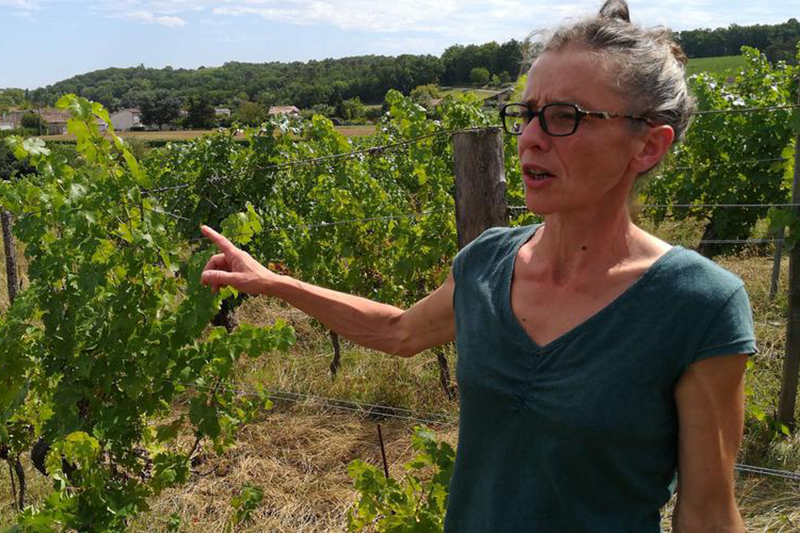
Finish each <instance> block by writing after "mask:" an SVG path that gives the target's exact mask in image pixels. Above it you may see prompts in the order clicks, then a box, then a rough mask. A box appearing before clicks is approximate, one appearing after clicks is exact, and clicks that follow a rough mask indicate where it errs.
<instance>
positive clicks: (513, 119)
mask: <svg viewBox="0 0 800 533" xmlns="http://www.w3.org/2000/svg"><path fill="white" fill-rule="evenodd" d="M537 116H538V117H539V125H540V126H542V129H543V130H544V131H545V133H547V134H548V135H550V136H552V137H566V136H568V135H572V134H573V133H575V132H576V131H577V130H578V124H580V123H581V120H582V119H583V117H595V118H602V119H612V118H627V119H631V120H642V121H644V122H647V123H648V124H649V125H651V126H653V125H654V123H653V121H652V120H651V119H649V118H647V117H643V116H640V115H619V114H616V113H608V112H606V111H586V110H585V109H581V107H580V106H579V105H577V104H569V103H566V102H554V103H552V104H547V105H543V106H542V107H540V108H539V109H538V110H534V109H533V108H531V106H530V104H506V105H504V106H503V108H502V109H500V118H501V119H502V120H503V127H504V128H505V130H506V132H508V133H509V134H511V135H522V132H523V131H524V130H525V127H526V126H527V125H528V124H529V123H530V121H531V120H533V119H534V118H536V117H537Z"/></svg>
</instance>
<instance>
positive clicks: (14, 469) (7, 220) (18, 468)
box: [0, 209, 26, 511]
mask: <svg viewBox="0 0 800 533" xmlns="http://www.w3.org/2000/svg"><path fill="white" fill-rule="evenodd" d="M0 221H1V222H2V227H3V250H4V251H5V254H6V281H7V284H8V304H9V306H10V305H11V304H13V303H14V300H15V299H16V298H17V294H18V293H19V290H20V288H21V285H20V282H19V268H18V267H17V246H16V243H15V242H14V234H13V233H12V232H11V228H12V226H13V224H14V218H13V216H12V215H11V213H9V212H8V211H6V210H5V209H3V210H2V212H0ZM6 460H9V461H10V462H9V463H8V468H9V473H10V475H11V486H12V487H13V486H14V474H16V475H17V479H19V499H18V500H17V498H14V499H15V503H17V502H18V504H17V509H18V510H19V511H22V510H23V509H24V508H25V486H26V483H25V470H23V468H22V463H21V462H20V460H19V457H17V458H16V459H11V458H8V457H6ZM11 461H13V463H14V464H13V466H12V464H11ZM15 496H16V495H15Z"/></svg>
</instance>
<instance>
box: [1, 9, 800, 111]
mask: <svg viewBox="0 0 800 533" xmlns="http://www.w3.org/2000/svg"><path fill="white" fill-rule="evenodd" d="M676 36H677V37H678V38H679V39H680V42H681V43H682V45H683V47H684V49H685V51H686V53H687V55H688V56H689V57H690V58H702V57H714V56H730V55H739V54H740V51H741V48H742V46H750V47H754V48H757V49H759V50H761V51H763V52H764V53H765V54H766V55H767V58H768V59H769V60H770V61H772V62H773V63H774V62H776V61H779V60H786V61H789V62H792V61H793V60H794V57H795V51H796V48H797V44H798V42H799V41H800V22H798V20H797V19H795V18H792V19H790V20H788V21H787V22H785V23H781V24H774V25H762V24H757V25H752V26H739V25H736V24H733V25H731V26H729V27H727V28H717V29H697V30H688V31H682V32H678V33H677V34H676ZM527 46H528V44H527V42H526V41H517V40H515V39H512V40H510V41H508V42H505V43H502V44H498V43H497V42H490V43H485V44H482V45H466V46H465V45H459V44H457V45H453V46H450V47H449V48H447V49H446V50H445V51H444V52H443V53H442V55H441V56H440V57H436V56H434V55H410V54H404V55H400V56H397V57H386V56H374V55H367V56H357V57H347V58H342V59H325V60H322V61H308V62H306V63H302V62H292V63H280V62H271V63H241V62H229V63H225V64H224V65H222V66H221V67H200V68H197V69H182V68H179V69H176V68H172V67H169V66H168V67H165V68H161V69H156V68H146V67H145V66H144V65H139V66H138V67H131V68H107V69H103V70H97V71H94V72H89V73H86V74H81V75H78V76H74V77H72V78H69V79H66V80H63V81H60V82H58V83H55V84H53V85H49V86H47V87H43V88H39V89H36V90H33V91H30V92H28V91H23V90H20V89H5V90H0V108H1V107H3V106H6V107H9V106H11V105H20V100H21V99H22V100H24V101H25V102H29V103H35V104H38V105H52V104H53V103H54V102H55V101H56V100H57V99H58V98H59V97H60V96H61V95H63V94H68V93H74V94H77V95H80V96H83V97H86V98H88V99H90V100H94V101H96V102H100V103H101V104H103V105H104V106H105V107H106V108H108V109H110V110H111V111H114V110H116V109H120V108H126V107H143V106H144V107H147V106H148V103H151V102H153V101H154V100H155V99H159V98H163V97H166V96H169V97H170V98H173V99H177V100H178V101H180V102H181V105H182V106H184V107H190V108H192V109H194V110H195V113H194V114H193V119H192V120H193V121H194V122H196V123H197V124H198V125H199V124H203V123H204V122H208V120H207V119H204V118H202V117H203V116H205V115H208V114H209V108H210V107H211V106H226V107H229V108H231V109H235V110H241V109H244V110H245V111H247V113H245V114H247V115H252V114H253V110H255V111H257V113H256V114H257V115H259V116H262V115H264V114H265V112H266V110H267V109H269V107H271V106H275V105H294V106H297V107H299V108H301V109H311V108H315V107H316V108H317V109H333V110H335V111H336V113H338V114H339V115H341V112H342V110H343V109H344V108H345V107H347V106H348V105H350V104H351V103H353V102H355V101H356V99H358V101H359V102H361V103H364V104H380V103H382V102H383V99H384V96H385V95H386V93H387V92H388V91H389V90H390V89H396V90H398V91H400V92H402V93H404V94H409V93H410V92H411V91H412V90H413V89H414V88H415V87H418V86H421V85H429V84H435V85H485V84H489V85H493V86H498V85H501V84H504V83H507V82H510V81H513V80H515V79H516V78H517V77H518V76H519V74H520V70H521V69H522V68H523V62H524V59H523V58H524V56H525V49H526V47H527ZM345 103H347V104H345ZM247 104H249V105H247ZM256 108H257V109H256ZM198 113H199V115H198ZM203 113H205V115H203ZM323 114H328V113H323ZM239 118H241V117H239Z"/></svg>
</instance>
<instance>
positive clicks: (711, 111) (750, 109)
mask: <svg viewBox="0 0 800 533" xmlns="http://www.w3.org/2000/svg"><path fill="white" fill-rule="evenodd" d="M792 109H800V104H787V105H776V106H764V107H740V108H735V107H734V108H731V109H708V110H705V111H695V115H720V114H727V113H761V112H766V111H788V110H792Z"/></svg>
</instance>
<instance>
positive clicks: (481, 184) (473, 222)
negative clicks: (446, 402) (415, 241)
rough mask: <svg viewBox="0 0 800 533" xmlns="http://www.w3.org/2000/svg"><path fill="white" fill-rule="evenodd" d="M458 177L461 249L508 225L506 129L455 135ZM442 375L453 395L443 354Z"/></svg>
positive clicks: (443, 382) (447, 391)
mask: <svg viewBox="0 0 800 533" xmlns="http://www.w3.org/2000/svg"><path fill="white" fill-rule="evenodd" d="M453 163H454V165H455V176H456V227H457V229H458V249H459V250H460V249H461V248H463V247H464V246H466V245H467V244H469V243H470V242H472V241H473V240H474V239H475V238H476V237H477V236H478V235H480V234H481V233H483V231H484V230H486V229H488V228H492V227H495V226H508V203H507V202H506V171H505V163H504V161H503V132H502V130H501V129H500V128H486V129H482V130H477V131H468V132H461V133H456V134H454V135H453ZM437 359H438V361H439V377H440V379H441V382H442V386H443V387H444V390H445V394H447V397H448V398H450V399H452V398H453V391H452V387H450V386H449V383H450V369H449V368H448V366H447V359H446V358H445V356H444V353H442V352H439V353H438V354H437Z"/></svg>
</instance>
